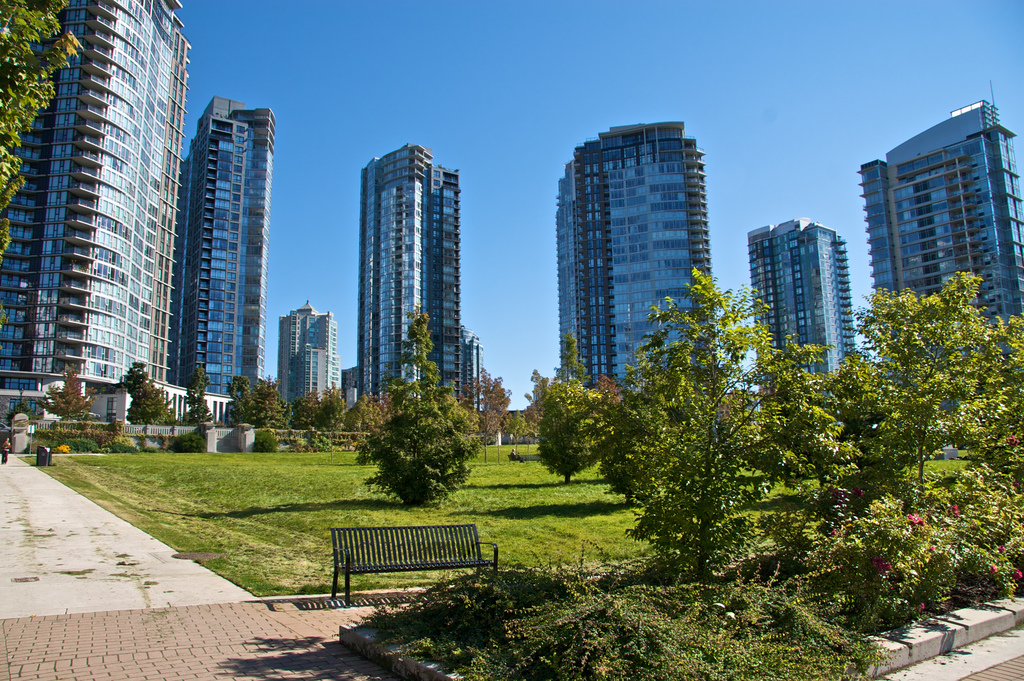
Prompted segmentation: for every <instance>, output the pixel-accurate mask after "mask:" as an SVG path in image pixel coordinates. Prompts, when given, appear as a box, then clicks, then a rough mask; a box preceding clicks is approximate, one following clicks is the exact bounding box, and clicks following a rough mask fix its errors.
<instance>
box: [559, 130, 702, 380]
mask: <svg viewBox="0 0 1024 681" xmlns="http://www.w3.org/2000/svg"><path fill="white" fill-rule="evenodd" d="M555 229H556V242H557V247H558V318H559V333H560V335H562V336H564V335H565V334H568V333H571V334H573V336H575V338H576V340H577V347H578V348H579V353H580V358H581V361H582V362H583V364H584V365H585V366H586V368H587V372H588V374H589V375H590V377H591V378H592V379H595V378H596V377H597V376H600V375H610V376H616V377H622V376H624V375H625V373H626V365H627V364H629V363H631V362H632V359H633V355H634V354H635V352H636V349H637V347H638V346H639V345H640V343H641V341H642V339H643V336H644V334H646V333H647V332H648V331H649V330H650V329H651V325H650V324H649V323H648V322H647V315H648V314H649V312H650V308H651V306H652V305H659V304H661V303H662V302H663V301H664V299H665V298H666V297H672V298H674V299H676V300H678V301H679V302H680V304H682V305H685V299H684V298H683V296H684V293H685V286H686V285H687V284H689V283H690V281H691V280H692V271H693V269H694V268H696V269H698V270H700V271H702V272H710V269H711V243H710V239H709V235H708V208H707V192H706V189H705V174H704V150H703V149H700V148H699V147H698V146H697V142H696V140H695V139H694V138H692V137H687V136H686V132H685V130H684V127H683V124H682V123H656V124H651V125H632V126H621V127H615V128H612V129H611V130H609V131H608V132H603V133H601V134H600V135H599V136H598V139H596V140H591V141H588V142H586V143H584V144H582V145H580V146H578V147H576V150H575V152H574V154H573V160H572V161H570V162H569V163H567V164H566V166H565V176H564V177H563V178H562V179H561V180H559V182H558V209H557V213H556V218H555Z"/></svg>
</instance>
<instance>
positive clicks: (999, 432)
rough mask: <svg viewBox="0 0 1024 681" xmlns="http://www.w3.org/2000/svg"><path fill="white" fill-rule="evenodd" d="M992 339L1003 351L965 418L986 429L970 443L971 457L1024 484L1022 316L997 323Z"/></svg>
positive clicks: (1023, 348) (1023, 340)
mask: <svg viewBox="0 0 1024 681" xmlns="http://www.w3.org/2000/svg"><path fill="white" fill-rule="evenodd" d="M993 337H994V338H997V339H998V340H999V344H1000V347H1001V348H1002V349H1003V353H1002V356H1001V357H999V358H998V360H999V361H998V362H997V364H996V366H994V367H993V368H992V369H991V370H989V371H988V372H987V373H988V377H987V380H986V382H985V386H984V387H985V392H984V394H983V395H982V396H981V399H980V400H977V401H976V402H974V403H973V404H972V405H971V407H972V408H973V413H972V414H970V416H969V417H968V418H969V419H970V420H971V421H972V422H976V423H984V425H985V427H984V428H983V429H981V432H980V433H979V434H978V435H977V438H976V439H975V441H974V442H973V443H972V444H971V449H972V454H973V456H972V457H971V458H972V460H974V461H978V460H980V461H983V462H985V463H986V464H988V465H989V466H990V467H992V468H994V469H996V470H998V471H1000V472H1002V473H1006V474H1009V475H1011V476H1012V477H1013V479H1014V480H1016V481H1017V482H1018V483H1020V482H1024V421H1022V420H1024V317H1011V318H1010V320H1009V322H1007V324H1006V325H1005V326H1004V325H1002V324H997V326H996V328H995V329H994V330H993Z"/></svg>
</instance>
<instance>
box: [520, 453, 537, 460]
mask: <svg viewBox="0 0 1024 681" xmlns="http://www.w3.org/2000/svg"><path fill="white" fill-rule="evenodd" d="M519 460H520V461H540V454H520V455H519Z"/></svg>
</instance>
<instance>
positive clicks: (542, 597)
mask: <svg viewBox="0 0 1024 681" xmlns="http://www.w3.org/2000/svg"><path fill="white" fill-rule="evenodd" d="M651 577H652V575H650V574H645V573H643V572H638V571H631V570H628V569H627V570H625V571H620V572H617V573H607V574H597V573H593V572H587V571H585V570H581V569H561V568H557V569H552V568H540V569H526V568H512V569H504V570H502V571H501V572H499V573H497V574H493V573H491V572H487V573H486V574H483V575H481V576H479V577H477V576H475V575H468V576H464V577H459V578H456V579H453V580H449V581H445V582H442V583H440V584H438V585H436V586H434V587H432V588H431V589H428V590H427V591H426V592H424V593H423V594H421V595H419V596H417V597H415V598H414V600H413V602H412V603H411V604H410V605H409V606H408V607H405V608H399V609H394V610H387V609H384V610H379V611H377V612H376V613H374V614H373V615H371V617H370V619H369V620H368V622H367V623H368V624H369V626H372V627H375V628H377V629H378V631H379V634H380V636H381V638H382V642H385V643H398V644H405V649H404V651H403V652H405V653H408V654H410V655H413V656H422V657H428V658H430V659H435V660H439V661H441V662H442V664H445V665H446V666H447V667H448V668H449V669H452V670H453V671H456V672H458V673H459V674H461V675H462V677H463V678H466V679H495V678H507V679H521V680H523V681H533V680H538V681H539V680H541V679H545V680H547V679H562V680H566V681H569V680H580V681H582V680H583V679H588V680H598V679H602V680H611V679H624V678H628V679H631V680H635V681H648V680H649V681H654V680H655V679H657V680H662V679H679V680H694V681H696V680H697V679H702V680H703V679H725V678H730V679H765V680H773V679H777V680H782V679H786V680H787V681H789V680H799V679H836V678H840V677H842V676H843V675H844V673H845V672H846V671H847V670H848V666H849V665H850V664H853V665H854V666H855V667H857V668H858V669H861V670H863V669H865V668H866V667H867V666H868V665H869V664H870V663H871V662H872V660H873V659H874V652H873V650H872V648H871V646H870V645H869V644H867V643H866V642H864V641H863V640H861V638H860V637H859V636H857V635H855V634H851V633H849V632H847V631H845V630H843V629H842V628H841V627H839V626H837V625H835V624H832V623H830V622H829V618H831V617H834V615H835V613H834V611H833V610H832V609H830V607H829V606H827V605H824V604H821V603H817V602H815V601H814V600H813V599H812V598H810V597H809V595H808V594H807V593H806V592H804V591H803V590H802V589H801V588H800V587H799V586H798V585H797V584H795V583H790V584H776V583H749V582H732V583H725V584H707V585H702V584H689V585H673V584H663V583H661V582H662V579H663V578H661V577H660V576H658V575H654V578H653V579H652V578H651Z"/></svg>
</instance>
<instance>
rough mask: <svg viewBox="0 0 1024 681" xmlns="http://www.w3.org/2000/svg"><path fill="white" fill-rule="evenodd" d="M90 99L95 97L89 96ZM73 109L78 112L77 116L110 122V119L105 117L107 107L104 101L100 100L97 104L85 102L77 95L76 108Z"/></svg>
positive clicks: (100, 121)
mask: <svg viewBox="0 0 1024 681" xmlns="http://www.w3.org/2000/svg"><path fill="white" fill-rule="evenodd" d="M90 99H93V100H95V99H96V98H94V97H90ZM75 111H77V112H78V115H79V116H82V117H83V118H86V119H91V120H94V121H97V122H99V123H109V122H111V121H110V119H109V118H107V107H106V104H105V103H104V102H100V103H98V104H97V103H95V102H86V101H83V100H82V98H81V96H79V99H78V108H77V109H75Z"/></svg>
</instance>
